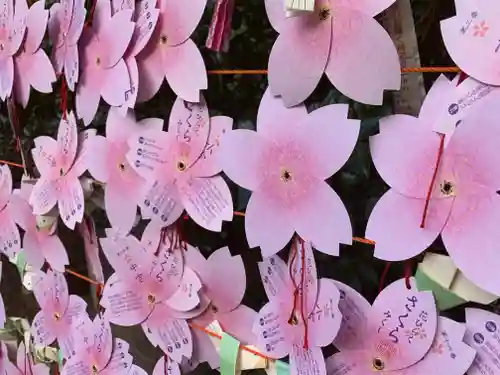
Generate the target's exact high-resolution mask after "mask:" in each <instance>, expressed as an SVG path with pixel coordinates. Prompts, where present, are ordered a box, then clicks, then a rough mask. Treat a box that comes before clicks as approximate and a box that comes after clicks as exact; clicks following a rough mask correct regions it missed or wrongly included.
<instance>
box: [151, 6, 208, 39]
mask: <svg viewBox="0 0 500 375" xmlns="http://www.w3.org/2000/svg"><path fill="white" fill-rule="evenodd" d="M206 4H207V0H193V1H192V2H191V3H190V5H189V7H186V5H185V4H181V3H179V2H178V1H176V0H162V1H161V2H160V9H161V19H162V26H163V27H164V30H165V31H166V32H167V34H168V44H169V45H178V44H180V43H182V42H184V41H185V40H186V39H187V38H189V36H190V35H191V34H192V33H193V32H194V30H195V28H196V26H197V25H198V23H199V22H200V20H201V16H202V15H203V11H204V10H205V6H206Z"/></svg>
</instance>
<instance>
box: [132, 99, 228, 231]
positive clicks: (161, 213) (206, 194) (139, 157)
mask: <svg viewBox="0 0 500 375" xmlns="http://www.w3.org/2000/svg"><path fill="white" fill-rule="evenodd" d="M231 128H232V119H230V118H229V117H225V116H216V117H212V118H210V117H209V114H208V108H207V105H206V104H205V102H204V101H202V102H200V103H189V102H185V101H183V100H182V99H177V100H176V101H175V103H174V106H173V108H172V112H171V113H170V118H169V130H168V132H164V131H161V130H159V129H158V130H151V131H148V132H146V133H143V134H136V135H135V136H134V137H131V138H130V139H129V146H130V151H129V152H128V153H127V160H128V162H129V164H130V165H131V166H132V168H133V169H134V170H135V171H136V172H137V173H138V174H139V175H140V176H142V177H143V178H144V179H146V187H145V189H144V193H143V195H142V197H141V198H142V203H141V211H142V214H143V216H144V217H146V218H151V219H152V220H153V221H155V222H156V223H158V224H159V225H160V226H162V227H166V226H169V225H171V224H172V223H174V222H175V221H176V220H177V219H178V218H179V217H180V216H181V215H182V212H183V211H184V210H186V211H187V213H188V214H189V216H190V217H191V218H192V219H193V220H194V221H195V222H196V223H197V224H199V225H200V226H202V227H204V228H205V229H208V230H211V231H214V232H219V231H220V230H221V227H222V222H223V221H231V220H232V217H233V201H232V197H231V192H230V190H229V187H228V186H227V183H226V182H225V181H224V179H223V178H222V177H221V176H220V175H219V173H220V171H221V165H222V164H221V163H222V160H221V159H222V157H221V155H220V145H221V144H222V143H224V138H225V137H226V135H227V134H228V133H229V131H230V130H231Z"/></svg>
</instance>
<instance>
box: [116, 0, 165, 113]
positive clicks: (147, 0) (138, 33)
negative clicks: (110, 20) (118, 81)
mask: <svg viewBox="0 0 500 375" xmlns="http://www.w3.org/2000/svg"><path fill="white" fill-rule="evenodd" d="M156 3H157V0H140V1H138V2H137V4H136V3H135V2H134V1H130V0H128V1H124V0H113V1H112V2H111V6H112V10H113V14H115V13H116V12H120V11H122V10H132V11H133V12H134V17H133V20H134V34H133V35H132V40H131V41H130V44H129V46H128V48H127V51H126V52H125V55H124V57H123V58H124V60H125V64H127V69H128V73H129V80H130V85H129V89H128V90H127V92H126V93H125V103H124V104H123V109H124V110H126V109H127V108H134V106H135V102H136V100H137V94H138V92H139V87H140V85H139V66H138V64H137V55H138V54H139V53H140V52H141V51H142V50H143V49H144V48H145V47H146V45H147V44H148V42H149V40H150V39H151V36H152V35H153V32H154V30H155V28H156V24H157V22H158V17H159V15H160V10H159V9H158V8H156ZM162 79H163V77H162Z"/></svg>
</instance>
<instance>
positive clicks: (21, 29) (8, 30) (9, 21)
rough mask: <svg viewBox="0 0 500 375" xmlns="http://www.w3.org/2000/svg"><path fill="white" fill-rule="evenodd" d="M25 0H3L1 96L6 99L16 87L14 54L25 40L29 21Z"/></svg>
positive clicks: (0, 54) (0, 57) (0, 27)
mask: <svg viewBox="0 0 500 375" xmlns="http://www.w3.org/2000/svg"><path fill="white" fill-rule="evenodd" d="M23 1H25V0H20V1H16V3H15V6H14V1H13V0H3V1H2V4H1V9H2V11H1V13H0V31H1V32H0V61H1V63H0V98H1V99H2V100H3V101H5V100H6V99H7V98H9V97H10V96H11V94H12V91H13V88H14V55H15V54H17V53H18V52H19V50H20V49H21V45H22V44H23V41H24V36H25V33H26V23H27V20H26V18H27V5H26V2H24V3H23Z"/></svg>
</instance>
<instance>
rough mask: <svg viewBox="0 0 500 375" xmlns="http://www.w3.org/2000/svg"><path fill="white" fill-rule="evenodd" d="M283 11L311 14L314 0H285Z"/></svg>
mask: <svg viewBox="0 0 500 375" xmlns="http://www.w3.org/2000/svg"><path fill="white" fill-rule="evenodd" d="M285 9H286V10H292V11H293V10H295V11H302V12H313V11H314V0H285Z"/></svg>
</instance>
